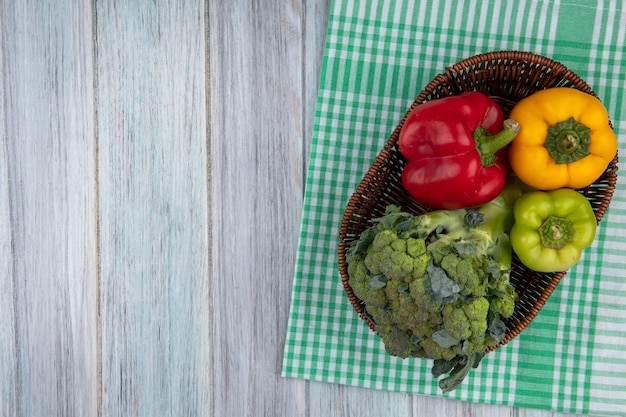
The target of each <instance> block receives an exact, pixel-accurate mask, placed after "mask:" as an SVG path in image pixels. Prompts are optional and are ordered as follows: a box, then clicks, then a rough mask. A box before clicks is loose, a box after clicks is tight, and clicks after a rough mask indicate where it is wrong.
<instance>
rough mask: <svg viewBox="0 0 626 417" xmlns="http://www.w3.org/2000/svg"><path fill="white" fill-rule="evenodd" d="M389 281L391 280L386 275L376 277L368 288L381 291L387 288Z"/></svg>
mask: <svg viewBox="0 0 626 417" xmlns="http://www.w3.org/2000/svg"><path fill="white" fill-rule="evenodd" d="M387 281H389V280H388V279H387V277H385V276H384V275H374V276H373V277H372V279H370V282H368V284H367V286H368V287H370V288H371V289H373V290H380V289H382V288H385V287H386V286H387Z"/></svg>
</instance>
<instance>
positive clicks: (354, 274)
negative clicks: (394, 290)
mask: <svg viewBox="0 0 626 417" xmlns="http://www.w3.org/2000/svg"><path fill="white" fill-rule="evenodd" d="M348 276H349V277H350V279H349V280H348V284H349V285H350V287H351V288H352V291H353V292H354V295H356V296H357V297H358V298H359V300H361V301H363V302H364V303H365V304H366V305H371V306H376V307H384V306H386V305H387V296H386V295H385V291H384V290H383V289H380V288H372V287H371V286H370V285H369V284H370V281H371V280H372V276H371V275H370V274H368V273H367V269H366V268H364V264H363V256H362V255H360V254H357V255H355V256H354V257H353V258H352V259H351V261H350V262H349V263H348Z"/></svg>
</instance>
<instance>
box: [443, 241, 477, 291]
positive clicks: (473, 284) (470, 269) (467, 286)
mask: <svg viewBox="0 0 626 417" xmlns="http://www.w3.org/2000/svg"><path fill="white" fill-rule="evenodd" d="M440 266H441V268H442V269H443V270H444V271H446V273H447V274H448V276H449V277H450V278H451V279H452V280H453V281H454V282H456V283H457V284H458V285H459V287H460V291H459V294H461V295H463V296H470V295H472V296H476V297H482V296H484V295H485V294H486V293H487V280H486V273H485V269H484V265H483V263H482V259H480V258H479V257H478V256H474V255H460V254H459V253H457V252H452V253H449V254H447V255H445V256H444V257H443V258H442V260H441V264H440Z"/></svg>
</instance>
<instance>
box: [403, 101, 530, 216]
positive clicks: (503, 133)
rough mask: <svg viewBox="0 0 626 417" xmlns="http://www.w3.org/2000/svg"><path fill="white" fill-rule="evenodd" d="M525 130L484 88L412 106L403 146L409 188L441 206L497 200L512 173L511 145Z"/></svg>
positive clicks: (421, 198)
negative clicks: (506, 117)
mask: <svg viewBox="0 0 626 417" xmlns="http://www.w3.org/2000/svg"><path fill="white" fill-rule="evenodd" d="M518 131H519V124H518V123H517V122H515V121H513V120H507V121H504V114H503V112H502V109H501V108H500V106H499V105H498V104H497V103H496V102H495V101H493V100H492V99H491V98H489V97H487V96H486V95H484V94H482V93H479V92H468V93H464V94H461V95H458V96H450V97H445V98H440V99H435V100H432V101H428V102H426V103H424V104H420V105H419V106H417V107H416V108H415V109H414V110H412V111H411V112H410V113H409V115H408V116H407V119H406V121H405V123H404V126H403V127H402V129H401V131H400V136H399V138H398V146H399V149H400V152H401V153H402V155H403V156H404V157H405V158H406V159H407V161H408V162H407V165H406V166H405V167H404V170H403V172H402V183H403V185H404V187H405V188H406V190H407V191H408V192H409V194H411V195H412V196H413V198H415V199H416V200H417V201H419V202H420V203H422V204H425V205H427V206H429V207H432V208H438V209H458V208H467V207H475V206H479V205H482V204H485V203H487V202H489V201H491V200H493V199H494V198H495V197H496V196H497V195H498V194H499V193H500V192H501V191H502V189H503V188H504V183H505V180H506V176H507V172H508V163H507V157H506V153H505V149H504V148H505V147H506V146H507V145H508V144H509V143H510V142H511V141H512V140H513V138H514V137H515V135H516V134H517V132H518Z"/></svg>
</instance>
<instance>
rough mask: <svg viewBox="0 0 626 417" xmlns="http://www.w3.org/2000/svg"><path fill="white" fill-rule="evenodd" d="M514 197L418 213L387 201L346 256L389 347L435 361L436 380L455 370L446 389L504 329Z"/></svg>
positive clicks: (511, 293) (509, 302) (509, 303)
mask: <svg viewBox="0 0 626 417" xmlns="http://www.w3.org/2000/svg"><path fill="white" fill-rule="evenodd" d="M512 196H519V193H517V194H516V193H512V194H507V193H506V192H505V193H502V194H501V195H500V196H499V197H498V198H496V199H495V200H493V201H492V202H490V203H488V204H486V205H485V206H482V207H480V208H477V209H472V210H438V211H433V212H430V213H426V214H422V215H418V216H416V215H412V214H409V213H406V212H402V211H401V210H400V209H399V208H398V207H396V206H389V207H388V208H387V211H386V213H385V215H384V216H383V217H381V218H378V219H374V220H372V222H373V226H372V227H370V228H368V229H366V230H365V231H364V232H363V233H362V234H361V236H360V238H359V239H358V240H356V241H354V242H353V243H352V244H351V246H350V247H349V249H348V252H347V253H346V259H347V262H348V275H349V281H348V283H349V285H350V287H351V288H352V290H353V292H354V295H355V296H356V297H357V298H359V299H360V300H361V301H363V302H364V303H365V311H366V314H367V316H368V317H369V319H370V320H371V321H372V323H374V328H375V330H376V333H377V334H378V335H379V336H380V338H381V339H382V341H383V344H384V346H385V349H386V351H387V352H388V353H389V354H391V355H395V356H399V357H402V358H407V357H410V356H415V357H425V358H429V359H433V360H435V361H437V362H436V368H437V373H436V374H435V372H434V371H433V375H434V376H435V377H439V376H440V375H441V374H440V371H441V370H442V369H445V370H447V371H446V372H450V376H448V377H447V378H445V379H444V380H442V381H441V382H440V386H441V387H442V389H444V390H451V389H454V388H455V387H456V386H458V384H460V383H461V382H462V380H463V378H464V377H465V375H466V374H467V372H468V371H469V369H471V368H472V367H475V365H476V366H477V365H478V363H479V362H480V359H481V358H482V356H483V355H484V353H485V351H486V348H487V347H488V346H493V345H495V344H497V343H499V341H500V340H502V337H504V335H505V333H506V326H505V324H504V322H503V321H502V320H501V318H506V317H509V316H510V315H511V314H512V313H513V310H514V307H515V300H516V297H517V294H516V293H515V289H514V287H513V286H512V285H511V284H510V282H509V277H510V274H509V272H510V268H511V257H512V255H511V247H510V242H509V239H508V230H509V229H510V221H509V219H510V217H511V210H512V202H514V197H512ZM444 381H445V382H444Z"/></svg>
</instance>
